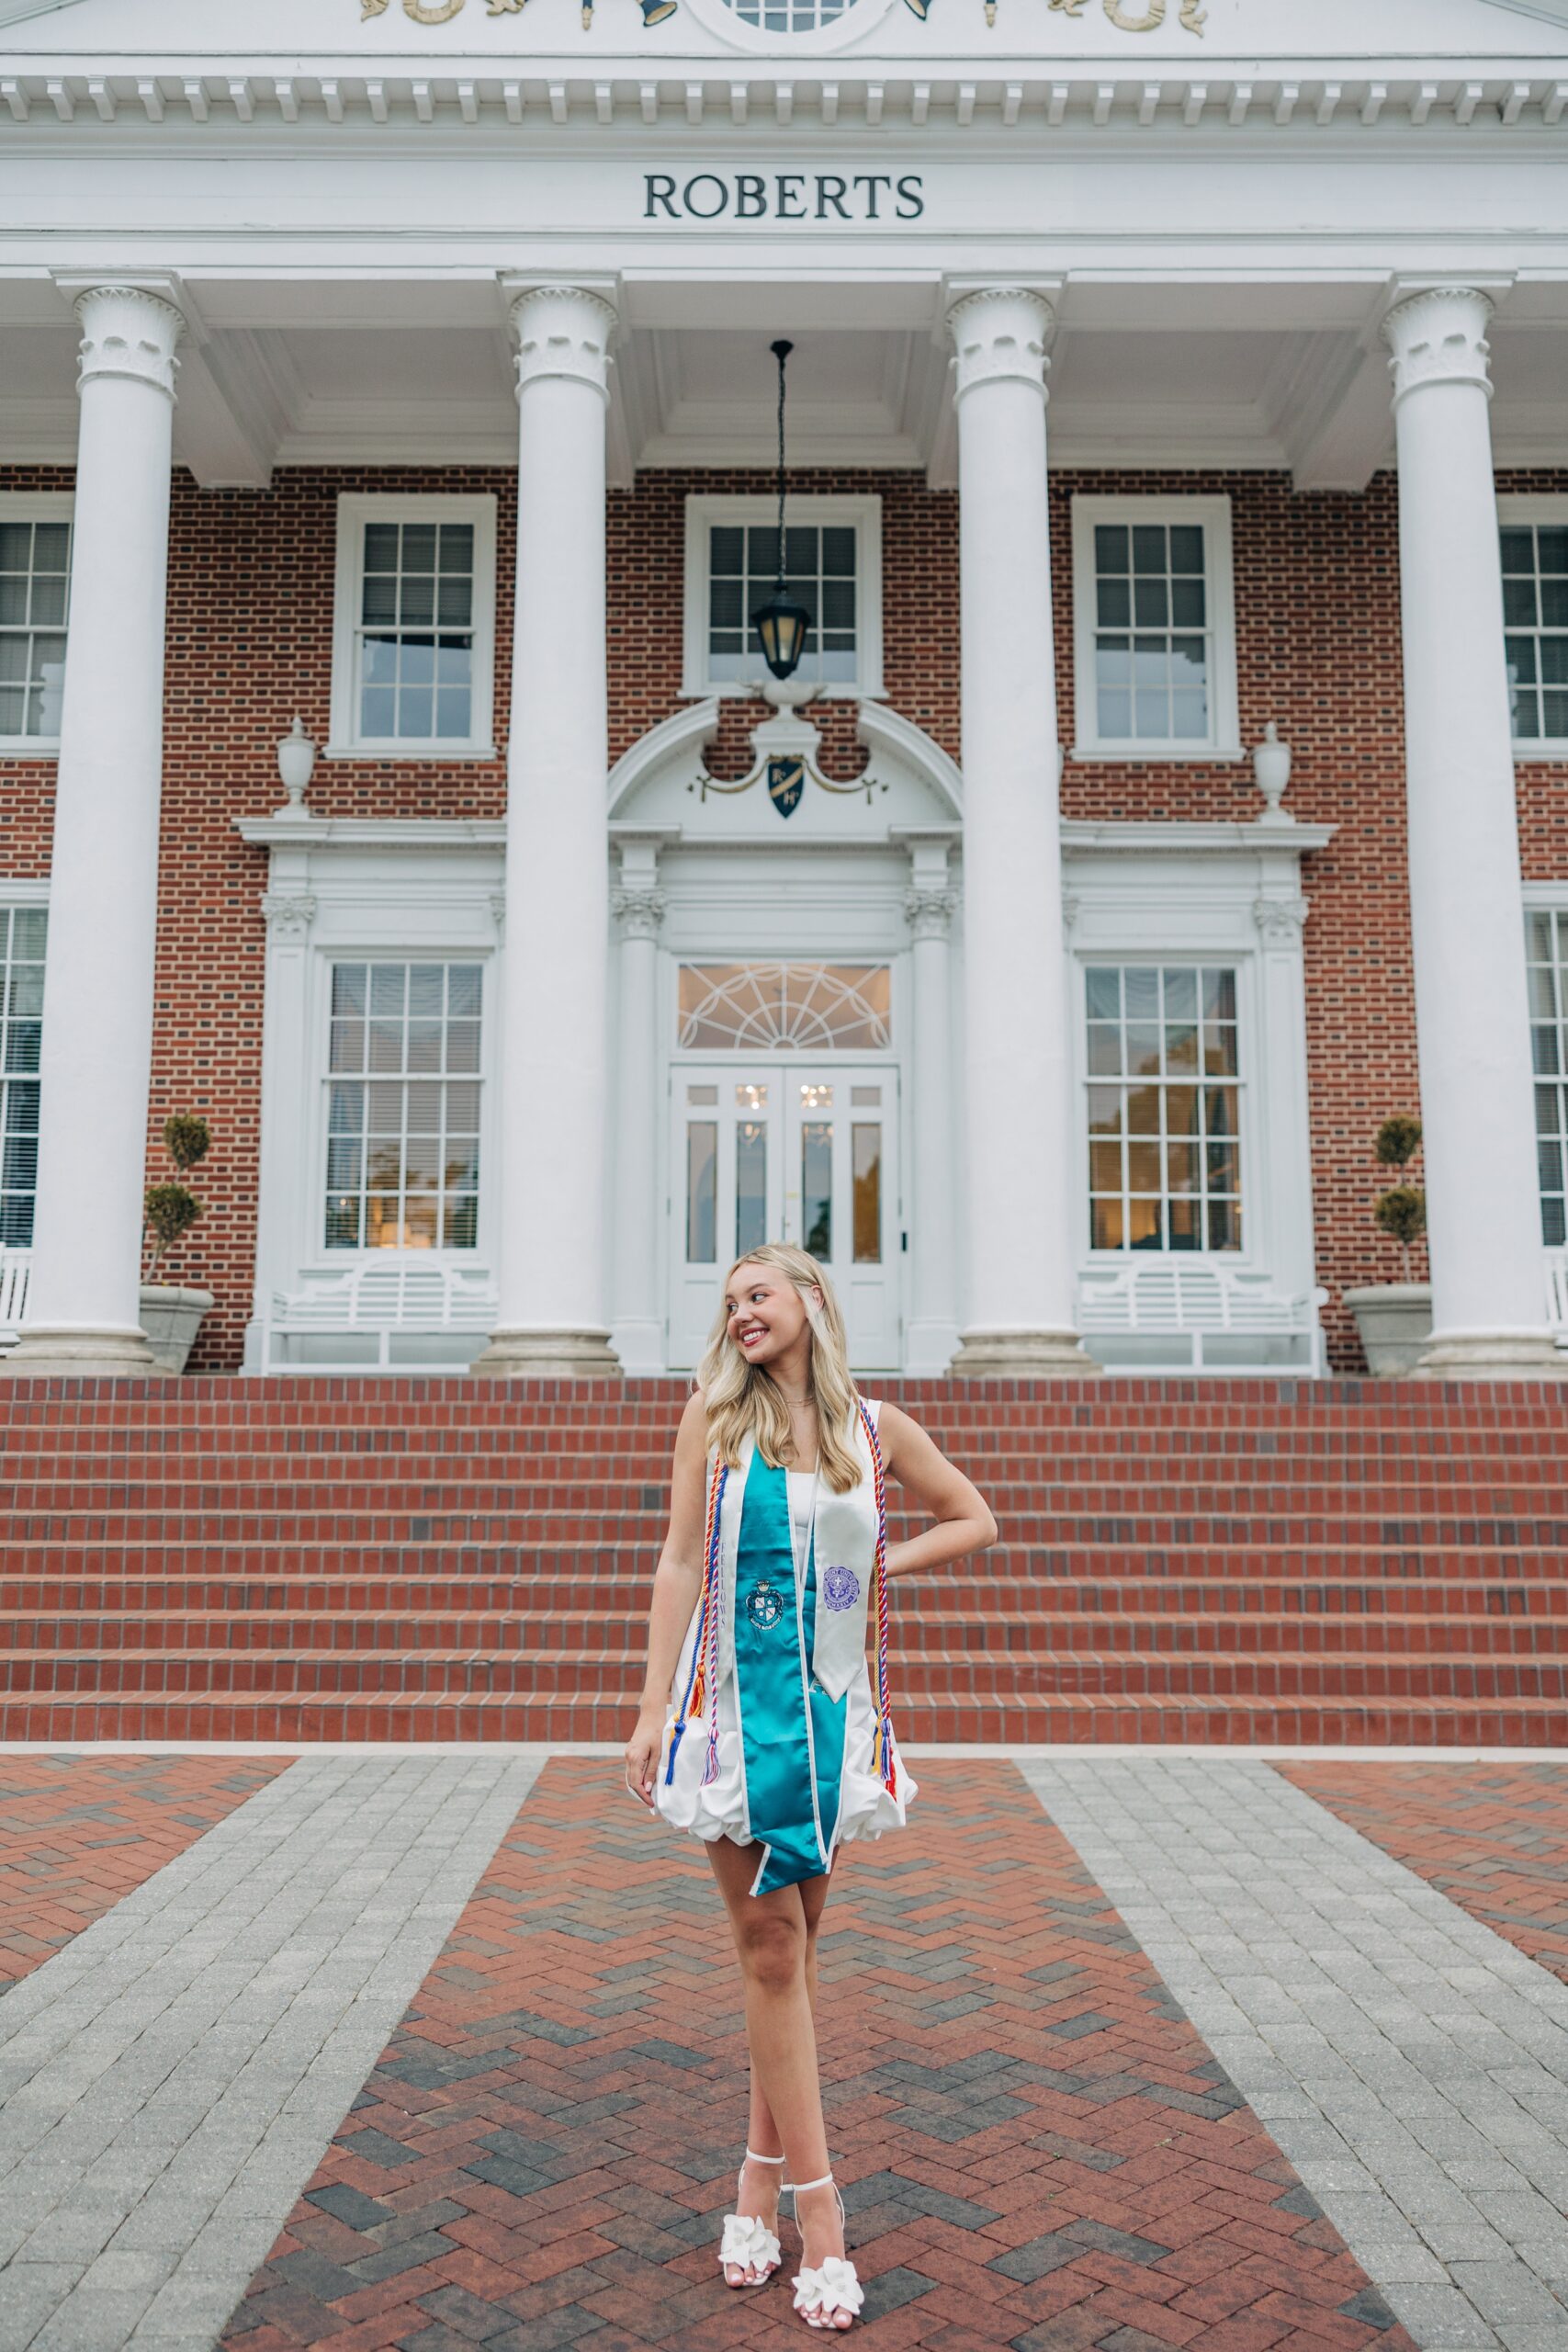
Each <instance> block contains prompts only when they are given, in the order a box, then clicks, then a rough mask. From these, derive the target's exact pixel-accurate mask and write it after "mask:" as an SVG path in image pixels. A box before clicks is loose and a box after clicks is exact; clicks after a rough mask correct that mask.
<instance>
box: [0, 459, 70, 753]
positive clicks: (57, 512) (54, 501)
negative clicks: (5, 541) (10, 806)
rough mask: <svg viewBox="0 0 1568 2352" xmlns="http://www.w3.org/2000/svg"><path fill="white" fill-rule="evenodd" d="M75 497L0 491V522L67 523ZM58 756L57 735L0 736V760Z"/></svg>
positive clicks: (64, 492) (60, 492) (46, 492)
mask: <svg viewBox="0 0 1568 2352" xmlns="http://www.w3.org/2000/svg"><path fill="white" fill-rule="evenodd" d="M75 514H76V499H75V494H74V492H72V491H69V490H6V491H0V523H69V522H72V521H73V520H74V518H75ZM71 565H72V580H73V582H74V579H75V566H76V549H75V546H74V544H73V546H72V549H71ZM65 633H66V643H67V646H69V644H70V639H71V598H70V593H69V591H67V594H66V600H65ZM59 757H60V738H59V736H58V735H0V759H5V760H57V759H58V758H59Z"/></svg>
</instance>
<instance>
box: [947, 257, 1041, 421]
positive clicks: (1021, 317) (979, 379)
mask: <svg viewBox="0 0 1568 2352" xmlns="http://www.w3.org/2000/svg"><path fill="white" fill-rule="evenodd" d="M1055 315H1056V313H1055V310H1054V309H1053V307H1052V305H1051V303H1050V302H1049V301H1048V300H1046V298H1045V296H1044V295H1043V294H1042V293H1039V292H1037V291H1036V290H1035V289H1034V288H1032V287H1029V286H1001V285H998V286H976V287H974V288H971V289H970V290H969V291H968V292H967V293H964V294H961V295H960V296H959V298H958V300H956V301H955V302H954V303H953V306H952V308H951V309H950V310H949V311H948V313H947V331H948V334H950V335H951V337H952V338H953V353H954V368H955V371H956V377H957V381H956V383H955V385H954V388H953V397H954V398H955V399H956V400H962V399H963V398H964V393H965V392H967V391H972V390H974V388H975V386H976V384H989V383H996V382H998V380H1010V381H1012V382H1014V383H1020V384H1028V385H1029V386H1030V387H1031V388H1032V390H1035V391H1037V392H1039V394H1040V395H1041V398H1042V399H1043V398H1044V395H1045V370H1046V368H1048V367H1049V366H1050V364H1051V363H1050V360H1049V359H1048V357H1047V356H1046V352H1045V339H1046V337H1047V335H1048V334H1050V332H1051V328H1052V325H1053V323H1054V322H1055Z"/></svg>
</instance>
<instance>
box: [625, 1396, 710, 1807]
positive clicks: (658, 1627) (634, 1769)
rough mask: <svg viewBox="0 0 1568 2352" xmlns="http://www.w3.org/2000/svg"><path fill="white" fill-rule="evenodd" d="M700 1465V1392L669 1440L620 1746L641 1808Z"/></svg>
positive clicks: (672, 1645)
mask: <svg viewBox="0 0 1568 2352" xmlns="http://www.w3.org/2000/svg"><path fill="white" fill-rule="evenodd" d="M706 1466H707V1410H706V1408H705V1405H704V1402H703V1399H702V1397H700V1396H693V1397H688V1398H687V1400H686V1408H685V1410H684V1412H683V1413H682V1416H681V1427H680V1430H679V1431H678V1432H677V1434H676V1438H675V1460H674V1464H673V1467H672V1469H671V1476H670V1527H669V1532H668V1533H667V1534H666V1536H665V1538H664V1547H663V1549H662V1551H661V1552H660V1555H659V1566H658V1567H657V1568H656V1569H655V1571H654V1577H653V1600H652V1602H651V1605H650V1607H649V1615H648V1667H647V1671H646V1673H645V1674H644V1677H643V1686H642V1699H641V1702H640V1706H639V1710H638V1713H637V1728H636V1730H635V1731H634V1732H633V1734H632V1736H631V1738H630V1739H629V1740H628V1741H627V1743H626V1785H627V1787H628V1788H629V1789H630V1790H631V1791H632V1793H633V1794H634V1795H635V1796H640V1797H641V1799H642V1801H643V1803H644V1804H647V1805H651V1804H652V1803H653V1774H654V1769H655V1766H656V1765H657V1762H658V1758H659V1750H660V1743H661V1741H662V1739H663V1736H664V1715H665V1710H666V1709H667V1707H668V1705H669V1703H670V1686H671V1682H672V1681H673V1680H674V1677H675V1668H676V1665H677V1664H678V1662H679V1660H680V1656H681V1645H682V1642H683V1641H684V1639H685V1637H686V1628H687V1626H688V1625H689V1624H690V1623H691V1622H692V1611H693V1610H694V1608H695V1607H696V1605H697V1595H698V1593H699V1592H700V1591H701V1589H702V1582H703V1534H704V1523H705V1518H706V1513H707V1491H706V1488H707V1479H706Z"/></svg>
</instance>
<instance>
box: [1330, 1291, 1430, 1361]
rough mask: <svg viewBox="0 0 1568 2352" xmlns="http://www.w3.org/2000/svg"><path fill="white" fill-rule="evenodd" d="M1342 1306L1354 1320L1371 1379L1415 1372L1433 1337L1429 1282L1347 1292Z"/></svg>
mask: <svg viewBox="0 0 1568 2352" xmlns="http://www.w3.org/2000/svg"><path fill="white" fill-rule="evenodd" d="M1345 1304H1346V1306H1348V1308H1349V1310H1350V1312H1351V1314H1352V1315H1353V1316H1354V1317H1355V1318H1356V1329H1357V1330H1358V1331H1359V1333H1360V1335H1361V1346H1362V1348H1363V1349H1364V1351H1365V1352H1366V1358H1367V1369H1368V1370H1369V1371H1370V1372H1371V1375H1372V1377H1373V1379H1374V1380H1397V1379H1400V1378H1401V1377H1403V1375H1404V1374H1406V1373H1411V1372H1414V1371H1415V1369H1416V1364H1417V1363H1419V1361H1420V1358H1421V1354H1422V1351H1423V1350H1424V1349H1425V1347H1426V1345H1427V1340H1429V1339H1430V1338H1431V1336H1432V1285H1431V1283H1376V1284H1375V1285H1373V1286H1371V1287H1370V1288H1368V1289H1366V1290H1348V1291H1347V1292H1346V1294H1345Z"/></svg>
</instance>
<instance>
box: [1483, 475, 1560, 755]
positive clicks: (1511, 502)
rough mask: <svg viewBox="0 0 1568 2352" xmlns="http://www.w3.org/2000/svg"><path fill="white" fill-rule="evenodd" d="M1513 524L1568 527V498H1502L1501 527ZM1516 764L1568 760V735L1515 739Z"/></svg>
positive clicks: (1557, 495) (1510, 728)
mask: <svg viewBox="0 0 1568 2352" xmlns="http://www.w3.org/2000/svg"><path fill="white" fill-rule="evenodd" d="M1509 523H1538V524H1539V523H1562V524H1568V497H1564V496H1563V495H1562V493H1561V492H1559V493H1557V494H1556V495H1552V496H1547V497H1541V498H1500V499H1499V500H1498V501H1497V526H1498V529H1499V530H1501V529H1502V528H1503V527H1504V526H1505V525H1506V524H1509ZM1512 719H1513V713H1512V709H1511V708H1510V711H1509V731H1510V732H1512ZM1514 757H1515V759H1516V760H1520V761H1523V760H1552V761H1558V762H1561V761H1563V760H1568V735H1530V736H1519V735H1516V736H1514Z"/></svg>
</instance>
